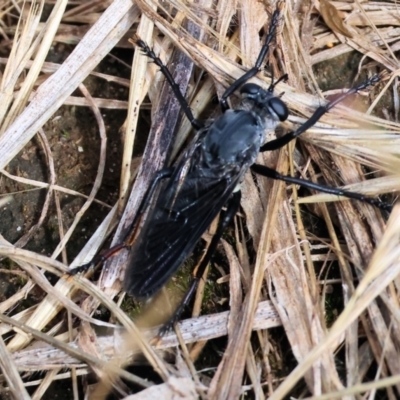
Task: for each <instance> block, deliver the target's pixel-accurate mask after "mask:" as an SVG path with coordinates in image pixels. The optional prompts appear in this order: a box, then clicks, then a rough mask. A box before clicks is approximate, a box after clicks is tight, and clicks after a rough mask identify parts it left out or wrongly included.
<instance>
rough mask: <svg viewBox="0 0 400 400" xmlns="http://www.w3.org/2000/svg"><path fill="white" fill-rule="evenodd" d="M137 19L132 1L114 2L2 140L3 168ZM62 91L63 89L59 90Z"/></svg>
mask: <svg viewBox="0 0 400 400" xmlns="http://www.w3.org/2000/svg"><path fill="white" fill-rule="evenodd" d="M137 17H138V9H137V7H135V6H134V5H133V3H132V1H131V0H115V1H114V2H113V3H112V4H111V5H110V7H109V8H108V9H107V10H106V11H105V12H104V13H103V14H102V16H101V17H100V18H99V20H98V21H97V22H96V23H95V24H94V25H93V27H92V28H91V29H90V30H89V31H88V33H87V34H86V35H85V37H84V38H83V39H82V41H81V42H80V43H79V44H78V45H77V46H76V48H75V50H74V51H73V52H72V54H71V55H70V57H69V58H68V59H67V60H66V61H65V62H64V63H63V64H62V66H61V67H60V68H59V69H58V70H57V71H56V72H55V73H54V74H53V75H52V76H51V77H50V78H49V79H47V80H46V81H45V82H44V83H43V84H42V85H41V86H40V87H39V89H38V90H37V92H36V95H35V97H34V99H33V100H32V101H31V103H30V104H29V105H28V106H27V107H26V108H25V110H24V111H23V112H22V113H21V114H20V115H19V116H18V118H17V119H16V120H15V122H14V123H13V124H12V125H11V126H10V127H9V128H8V129H7V130H6V131H5V132H4V134H3V135H2V136H1V137H0V169H3V168H4V167H5V166H6V165H7V164H8V163H9V161H10V160H11V159H13V158H14V157H15V156H16V154H17V153H18V152H19V151H20V150H21V149H22V148H23V146H25V144H26V143H27V142H28V141H29V140H30V139H31V138H32V136H33V135H34V134H35V133H36V132H37V130H38V129H39V128H40V127H42V126H43V124H44V123H45V122H46V121H47V120H48V119H49V118H50V117H51V116H52V115H53V114H54V112H55V111H56V110H57V109H58V108H59V107H60V106H61V105H62V104H63V102H64V101H65V99H66V98H67V97H68V96H69V95H70V94H71V93H72V92H73V91H74V90H75V89H76V88H77V87H78V85H79V84H80V83H81V82H82V81H83V80H84V79H85V78H86V76H87V75H88V74H89V73H90V72H91V71H92V70H93V68H94V67H95V66H96V65H97V64H98V63H99V62H100V61H101V60H102V59H103V58H104V56H105V55H106V54H107V53H108V52H109V51H110V50H111V49H112V48H113V47H114V46H115V44H116V43H117V42H118V41H119V40H120V39H121V37H122V36H123V35H124V34H125V32H127V31H128V29H129V28H130V26H131V25H132V23H133V22H134V21H135V20H136V19H137ZM60 88H61V90H60Z"/></svg>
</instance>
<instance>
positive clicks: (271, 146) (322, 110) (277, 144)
mask: <svg viewBox="0 0 400 400" xmlns="http://www.w3.org/2000/svg"><path fill="white" fill-rule="evenodd" d="M380 79H381V76H380V75H374V76H373V77H372V78H369V79H367V80H366V81H365V82H363V83H361V84H360V85H358V86H356V87H354V88H352V89H350V90H348V91H347V92H346V93H343V94H342V95H341V96H339V97H338V98H337V99H335V100H332V101H331V102H329V103H328V104H326V105H325V106H320V107H318V108H317V109H316V110H315V111H314V114H313V115H312V116H311V117H310V119H308V120H307V121H306V122H304V124H303V125H300V126H299V127H298V128H297V129H296V130H295V131H292V132H288V133H287V134H286V135H284V136H282V137H280V138H277V139H275V140H271V141H270V142H268V143H266V144H264V146H261V149H260V151H261V152H264V151H271V150H277V149H280V148H281V147H283V146H285V145H286V144H288V143H289V142H291V141H292V140H294V139H296V138H297V137H298V136H300V135H301V134H302V133H303V132H305V131H306V130H307V129H309V128H311V127H312V126H313V125H315V124H316V123H317V122H318V121H319V120H320V118H321V117H322V116H323V115H324V114H326V113H327V112H328V111H329V110H330V109H331V108H333V107H334V106H336V104H338V103H340V102H341V101H343V100H344V99H345V98H346V97H348V96H350V95H352V94H354V93H357V92H359V91H360V90H363V89H366V88H368V87H369V86H373V85H375V84H376V83H378V82H379V81H380Z"/></svg>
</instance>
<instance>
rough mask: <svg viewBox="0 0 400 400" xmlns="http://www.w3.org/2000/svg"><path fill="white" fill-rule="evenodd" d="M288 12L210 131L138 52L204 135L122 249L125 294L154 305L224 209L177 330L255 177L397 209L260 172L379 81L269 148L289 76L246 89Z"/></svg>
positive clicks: (149, 195) (284, 111) (160, 186)
mask: <svg viewBox="0 0 400 400" xmlns="http://www.w3.org/2000/svg"><path fill="white" fill-rule="evenodd" d="M281 8H282V5H280V6H278V8H277V9H276V11H275V12H274V13H273V15H272V18H271V23H270V28H269V31H268V33H267V35H266V37H265V41H264V45H263V47H262V49H261V51H260V54H259V56H258V59H257V61H256V63H255V66H254V67H253V68H251V69H250V70H249V71H247V72H246V73H245V74H244V75H243V76H242V77H241V78H239V79H238V80H236V81H235V82H233V84H232V85H231V86H230V87H229V88H228V89H227V90H226V91H225V93H224V94H223V96H222V97H221V100H220V105H221V108H222V115H221V116H219V117H218V118H216V119H215V120H214V121H213V122H210V123H209V124H203V123H201V122H200V121H198V120H196V119H195V118H194V116H193V114H192V112H191V110H190V108H189V105H188V103H187V101H186V100H185V98H184V97H183V95H182V93H181V92H180V90H179V87H178V85H177V84H176V83H175V82H174V79H173V78H172V75H171V74H170V72H169V70H168V68H167V67H166V66H165V65H164V64H163V62H162V61H161V60H160V59H159V58H158V57H157V56H156V55H155V54H154V52H153V50H152V49H151V48H150V47H149V46H148V45H147V44H146V43H145V42H143V41H142V40H141V39H140V38H136V40H135V42H136V45H137V46H138V47H139V48H140V49H141V50H142V51H143V52H144V53H145V54H146V55H147V56H148V57H149V58H150V59H151V60H152V61H153V62H154V63H155V64H156V65H158V66H159V67H160V69H161V72H162V73H163V74H164V76H165V78H166V79H167V81H168V82H169V84H170V85H171V87H172V89H173V91H174V94H175V96H176V97H177V99H178V100H179V102H180V104H181V106H182V109H183V111H184V113H185V114H186V116H187V118H188V119H189V120H190V122H191V123H192V125H193V127H194V128H195V129H196V130H197V135H196V137H195V139H194V141H193V142H192V144H191V145H190V146H189V147H188V149H187V150H186V152H185V153H184V154H183V155H182V157H181V158H180V160H179V161H178V162H177V164H176V165H175V166H173V167H170V168H166V169H162V170H160V171H158V172H157V173H156V176H155V177H154V180H153V182H152V184H151V185H150V187H149V189H148V190H147V192H146V194H145V196H144V198H143V200H142V202H141V204H140V206H139V210H138V213H137V215H136V217H135V220H134V221H133V226H137V225H138V222H139V221H140V219H141V217H142V216H143V215H144V213H145V212H146V211H148V214H147V217H146V220H145V222H144V225H143V227H142V229H141V230H140V233H139V234H138V236H137V238H136V239H135V240H133V237H134V236H135V235H133V234H130V235H129V238H127V240H125V242H124V243H123V244H122V245H120V246H119V248H121V247H130V248H131V251H130V255H129V257H128V262H127V270H126V274H125V279H124V287H125V290H126V291H127V292H128V293H130V294H132V295H133V296H134V297H136V298H139V299H148V298H150V297H151V296H153V295H154V294H155V293H156V292H158V291H159V290H160V289H161V288H162V287H163V286H164V284H166V283H167V281H168V280H169V279H170V278H171V277H172V276H173V275H174V274H175V273H176V271H177V270H178V268H179V267H180V266H181V264H182V263H183V261H184V260H185V259H186V258H187V257H188V256H189V255H190V253H191V252H192V251H193V249H194V247H195V245H196V244H197V242H198V241H199V240H200V238H201V236H202V235H203V233H204V232H205V231H206V230H207V228H208V227H209V226H210V224H211V222H212V221H213V220H214V219H215V218H216V216H217V215H218V214H219V213H220V212H221V210H222V209H223V208H224V207H225V211H222V213H221V218H220V220H219V224H218V228H217V231H216V233H215V235H214V236H213V238H212V240H211V243H210V246H209V248H208V250H207V252H206V254H205V256H204V257H203V259H202V261H201V263H200V266H199V268H198V270H197V274H196V276H195V277H194V280H193V283H192V285H191V286H190V289H189V291H188V293H187V294H186V296H185V298H184V300H183V301H182V303H181V305H180V307H179V308H178V310H177V311H176V313H175V316H174V318H173V319H172V322H175V321H176V320H177V318H179V315H180V313H181V311H182V309H183V307H184V306H185V305H186V304H187V303H188V301H189V300H190V298H191V297H192V295H193V293H194V291H195V289H196V287H197V283H198V281H199V279H200V278H201V276H202V275H203V273H204V270H205V268H206V266H207V264H208V262H209V261H210V259H211V256H212V254H213V252H214V251H215V249H216V247H217V244H218V242H219V239H220V238H221V236H222V233H223V231H224V229H225V228H226V227H227V225H228V224H229V223H230V221H231V220H232V218H233V217H234V215H235V214H236V212H237V211H238V209H239V206H240V183H241V181H242V180H243V178H244V175H245V173H246V172H247V171H248V170H249V169H250V170H251V171H253V172H255V173H257V174H261V175H263V176H266V177H268V178H272V179H277V180H282V181H285V182H289V183H294V184H298V185H301V186H303V187H306V188H310V189H316V190H319V191H322V192H326V193H331V194H336V195H339V196H344V197H348V198H353V199H357V200H361V201H363V202H366V203H369V204H372V205H374V206H376V207H379V208H382V209H385V210H389V209H390V207H391V206H390V205H387V204H385V203H382V202H381V201H380V200H378V199H373V198H368V197H365V196H364V195H362V194H359V193H353V192H349V191H345V190H342V189H340V188H331V187H327V186H322V185H319V184H316V183H313V182H310V181H307V180H303V179H298V178H293V177H290V176H286V175H281V174H279V173H278V172H277V171H275V170H273V169H271V168H268V167H266V166H263V165H258V164H255V160H256V157H257V155H258V153H259V152H264V151H271V150H276V149H279V148H281V147H283V146H285V145H286V144H287V143H289V142H290V141H292V140H293V139H295V138H296V137H298V136H299V135H300V134H302V133H303V132H305V131H306V130H307V129H308V128H310V127H311V126H313V125H314V124H315V123H316V122H317V121H318V120H319V119H320V118H321V117H322V116H323V115H324V114H325V113H326V112H328V111H329V110H330V109H331V108H332V107H334V106H335V105H336V104H337V103H339V102H340V101H342V100H343V99H344V98H346V97H347V96H349V95H351V94H354V93H357V92H358V91H359V90H362V89H365V88H368V87H369V86H372V85H374V84H376V83H377V82H378V81H379V80H380V77H379V75H375V76H373V77H372V78H370V79H368V80H367V81H365V82H364V83H362V84H360V85H359V86H357V87H355V88H353V89H350V90H349V91H347V92H346V93H344V94H342V95H341V96H340V97H339V98H337V99H336V100H334V101H331V102H329V103H327V104H326V105H325V106H321V107H319V108H317V110H316V111H315V112H314V114H313V115H312V116H311V118H310V119H309V120H307V121H306V122H305V123H304V124H303V125H301V126H300V127H298V128H297V129H296V130H295V131H292V132H288V133H286V134H285V135H284V136H282V137H279V138H277V139H275V140H272V141H269V142H267V143H264V141H265V133H266V132H267V131H271V130H274V129H275V128H276V127H277V126H278V124H280V123H281V122H283V121H285V120H286V119H287V118H288V114H289V112H288V108H287V106H286V105H285V103H284V102H283V101H282V100H281V98H280V97H279V96H276V95H275V94H274V92H275V87H276V85H277V84H278V83H279V82H280V81H282V80H285V79H287V76H286V75H284V76H283V77H281V78H280V79H279V80H277V81H276V82H274V81H273V79H272V82H271V85H270V86H269V88H268V89H266V90H265V89H263V88H262V87H261V86H259V85H257V84H255V83H246V82H247V81H248V80H249V79H250V78H251V77H253V76H255V75H256V74H257V73H258V72H259V70H260V69H261V64H262V62H263V60H264V58H265V57H266V54H267V52H268V49H269V46H270V43H271V41H272V40H273V39H274V37H275V34H276V29H277V26H278V24H279V19H280V14H281ZM239 87H240V94H241V97H242V102H241V105H240V107H239V109H235V110H232V109H229V105H228V103H227V99H228V97H229V96H230V95H232V94H233V93H234V92H235V91H236V90H237V89H239ZM111 252H112V251H111ZM103 258H104V257H103ZM98 261H99V259H96V260H94V261H92V262H91V263H89V264H86V265H85V266H82V267H78V268H76V269H75V271H76V272H78V271H80V270H82V269H83V268H87V267H88V266H93V265H94V264H97V262H98ZM73 273H74V272H73Z"/></svg>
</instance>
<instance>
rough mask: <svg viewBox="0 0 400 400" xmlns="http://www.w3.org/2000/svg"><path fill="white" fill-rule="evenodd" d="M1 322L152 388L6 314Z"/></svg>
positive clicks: (130, 375) (137, 378)
mask: <svg viewBox="0 0 400 400" xmlns="http://www.w3.org/2000/svg"><path fill="white" fill-rule="evenodd" d="M0 321H1V322H3V323H6V324H9V325H12V326H14V327H15V328H18V329H20V330H22V331H23V332H25V333H27V334H29V335H32V336H33V337H34V338H36V339H39V340H43V341H44V342H46V343H51V344H53V345H54V346H55V347H57V348H59V349H62V350H63V351H64V352H65V353H67V354H69V355H72V356H73V357H75V358H78V359H80V360H82V361H84V362H85V363H87V364H89V365H90V364H92V365H96V366H98V367H99V368H107V367H108V368H110V371H111V372H115V373H117V374H118V375H119V376H121V377H123V378H125V379H127V380H128V381H130V382H134V383H136V384H138V385H140V386H142V387H149V386H151V383H149V382H148V381H146V380H144V379H141V378H139V377H136V376H135V375H133V374H130V373H128V372H126V371H124V370H123V369H120V368H118V367H113V366H112V365H110V364H108V363H106V362H105V361H104V360H101V359H99V358H96V357H93V356H91V355H89V354H85V353H84V352H83V351H82V350H80V349H75V348H73V347H71V346H69V345H66V344H64V343H63V342H60V341H57V340H55V339H54V338H53V337H51V336H49V335H47V334H45V333H43V332H40V331H38V330H36V329H33V328H30V327H29V326H27V325H25V324H22V323H20V322H18V321H15V320H14V319H12V318H9V317H7V316H5V315H4V314H0Z"/></svg>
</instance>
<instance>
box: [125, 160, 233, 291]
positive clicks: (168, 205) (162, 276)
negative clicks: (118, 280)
mask: <svg viewBox="0 0 400 400" xmlns="http://www.w3.org/2000/svg"><path fill="white" fill-rule="evenodd" d="M192 160H193V159H192ZM192 162H193V161H192ZM182 169H183V167H182V168H181V170H178V171H177V173H175V174H174V176H173V177H172V178H171V181H170V182H167V183H166V184H165V185H164V187H162V188H161V189H160V192H159V196H158V199H157V201H156V203H155V206H153V209H152V210H151V211H150V212H149V214H148V217H147V219H146V222H145V224H144V226H143V228H142V230H141V232H140V234H139V237H138V239H137V240H136V242H135V244H134V248H133V249H132V252H131V254H132V256H131V258H130V259H129V260H128V267H127V271H126V274H125V279H124V284H125V289H126V291H127V292H129V293H130V294H132V295H133V296H135V297H137V298H148V297H150V296H152V295H153V294H154V293H155V292H157V291H158V290H159V289H161V287H162V286H163V285H164V284H165V283H166V282H167V281H168V280H169V278H171V276H172V275H173V274H174V273H175V272H176V271H177V269H178V268H179V266H180V265H181V264H182V262H183V261H184V260H185V258H186V257H187V256H188V255H189V254H190V253H191V252H192V250H193V248H194V247H195V245H196V243H197V242H198V241H199V239H200V237H201V236H202V234H203V233H204V232H205V230H206V229H207V228H208V226H209V225H210V224H211V222H212V221H213V220H214V218H215V217H216V216H217V214H218V212H219V211H220V210H221V208H222V207H223V206H224V204H225V203H226V201H227V200H228V198H229V197H230V195H231V194H232V192H233V190H234V189H235V186H236V185H237V183H238V181H239V180H240V172H239V171H236V170H235V171H231V170H229V168H228V170H229V171H226V169H225V170H224V171H223V172H224V173H223V174H222V171H218V172H220V173H216V171H214V170H213V171H211V172H212V173H207V171H204V170H202V169H201V168H197V166H193V165H192V166H191V168H190V170H189V172H187V174H186V176H185V177H184V179H183V180H182V179H180V178H179V176H180V173H181V172H182ZM221 175H225V177H222V178H221Z"/></svg>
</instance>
